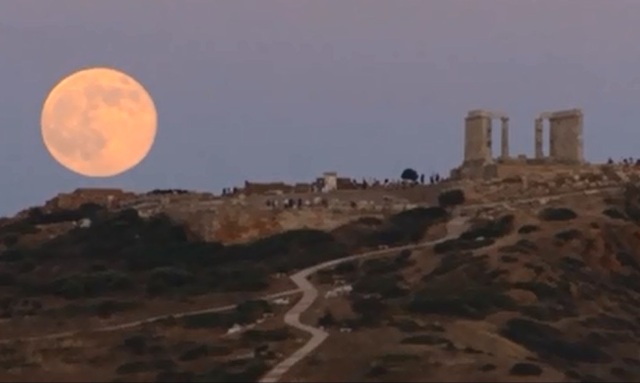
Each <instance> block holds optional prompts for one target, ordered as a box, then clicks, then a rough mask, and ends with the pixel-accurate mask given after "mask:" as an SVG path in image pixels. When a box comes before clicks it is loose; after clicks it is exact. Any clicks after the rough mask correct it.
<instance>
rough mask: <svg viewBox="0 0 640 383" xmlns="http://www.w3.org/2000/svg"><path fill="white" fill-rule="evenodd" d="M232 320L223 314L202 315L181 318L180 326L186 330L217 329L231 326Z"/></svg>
mask: <svg viewBox="0 0 640 383" xmlns="http://www.w3.org/2000/svg"><path fill="white" fill-rule="evenodd" d="M233 324H234V323H233V318H232V317H231V316H230V315H228V314H224V313H216V312H214V313H203V314H195V315H189V316H186V317H183V318H182V325H183V326H184V327H185V328H188V329H200V328H219V327H229V326H231V325H233Z"/></svg>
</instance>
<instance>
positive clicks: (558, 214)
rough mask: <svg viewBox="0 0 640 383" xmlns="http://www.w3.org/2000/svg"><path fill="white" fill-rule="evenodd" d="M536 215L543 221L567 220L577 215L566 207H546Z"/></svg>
mask: <svg viewBox="0 0 640 383" xmlns="http://www.w3.org/2000/svg"><path fill="white" fill-rule="evenodd" d="M538 217H539V218H540V219H541V220H543V221H569V220H572V219H575V218H577V217H578V215H577V214H576V213H575V212H574V211H573V210H571V209H569V208H566V207H547V208H545V209H542V210H541V211H540V213H538Z"/></svg>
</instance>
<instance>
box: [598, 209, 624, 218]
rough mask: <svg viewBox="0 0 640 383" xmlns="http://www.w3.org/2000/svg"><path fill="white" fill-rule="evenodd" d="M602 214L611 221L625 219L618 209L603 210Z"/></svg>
mask: <svg viewBox="0 0 640 383" xmlns="http://www.w3.org/2000/svg"><path fill="white" fill-rule="evenodd" d="M602 214H604V215H606V216H607V217H609V218H612V219H621V220H626V219H627V217H626V216H625V215H624V214H623V213H622V212H621V211H620V210H618V209H616V208H615V207H610V208H607V209H604V210H603V211H602Z"/></svg>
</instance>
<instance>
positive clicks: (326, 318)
mask: <svg viewBox="0 0 640 383" xmlns="http://www.w3.org/2000/svg"><path fill="white" fill-rule="evenodd" d="M335 324H336V319H335V318H334V317H333V314H332V313H331V311H329V310H325V312H324V314H323V315H322V316H321V317H320V318H319V319H318V326H320V327H324V328H329V327H333V326H335Z"/></svg>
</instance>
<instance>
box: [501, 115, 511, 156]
mask: <svg viewBox="0 0 640 383" xmlns="http://www.w3.org/2000/svg"><path fill="white" fill-rule="evenodd" d="M500 121H501V122H502V129H501V130H502V131H501V148H500V149H501V151H500V155H501V157H502V159H507V158H509V118H508V117H502V118H501V119H500Z"/></svg>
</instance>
